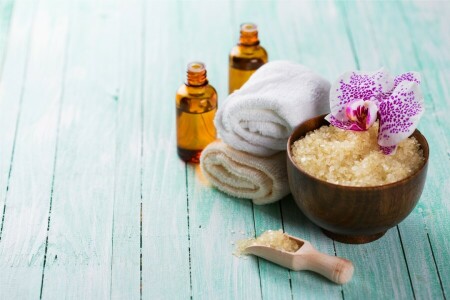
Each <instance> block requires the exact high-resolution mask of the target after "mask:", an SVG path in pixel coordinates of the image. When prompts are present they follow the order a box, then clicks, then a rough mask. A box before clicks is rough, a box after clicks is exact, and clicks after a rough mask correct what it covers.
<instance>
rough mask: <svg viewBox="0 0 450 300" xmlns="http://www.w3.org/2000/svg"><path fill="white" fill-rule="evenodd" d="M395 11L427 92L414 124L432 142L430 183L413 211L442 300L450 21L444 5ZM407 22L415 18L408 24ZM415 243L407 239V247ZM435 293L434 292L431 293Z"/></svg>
mask: <svg viewBox="0 0 450 300" xmlns="http://www.w3.org/2000/svg"><path fill="white" fill-rule="evenodd" d="M399 10H400V12H401V15H402V17H403V20H404V21H405V22H407V23H408V24H409V26H407V30H408V31H409V34H410V36H412V37H414V38H413V39H412V41H413V50H414V58H415V60H417V62H418V64H419V65H420V66H421V69H422V74H423V77H424V78H423V81H424V86H425V88H426V91H428V94H427V96H428V97H429V99H430V100H431V103H430V104H431V105H430V106H431V107H430V108H431V109H430V110H431V111H429V113H428V119H426V120H425V121H421V125H420V126H422V127H424V128H426V129H428V130H429V131H430V133H429V134H430V135H433V137H434V138H435V141H436V142H437V143H435V148H436V149H435V151H436V153H435V156H434V158H435V159H434V161H435V165H434V167H435V171H434V173H433V175H432V177H431V178H432V183H431V185H430V187H429V189H428V190H426V192H427V193H426V194H425V195H424V198H425V197H426V198H425V199H424V204H425V205H424V206H419V208H418V213H419V214H420V215H421V216H422V218H423V222H424V224H425V230H426V238H427V239H428V242H429V244H430V247H431V250H432V259H433V261H434V262H435V264H436V268H437V272H438V274H437V275H438V279H439V284H440V286H441V289H442V292H443V295H442V296H443V297H446V298H448V297H449V296H450V273H449V272H448V271H446V270H449V269H450V260H449V257H450V241H449V240H448V236H449V235H450V202H449V200H448V194H449V191H450V174H449V168H450V155H449V153H450V151H449V149H450V136H449V134H448V132H450V120H449V119H448V118H447V117H446V113H448V112H450V101H449V99H450V90H449V88H448V82H449V80H450V75H449V71H450V62H449V59H448V58H445V56H446V55H447V54H446V53H448V50H449V49H450V40H449V38H448V37H449V33H448V30H447V29H446V28H448V27H449V26H450V22H449V20H448V17H445V16H446V15H447V14H448V13H450V3H441V4H440V3H433V2H431V3H422V2H420V1H419V2H417V3H415V5H407V3H402V5H400V7H399ZM436 16H438V18H437V17H436ZM411 20H415V21H414V23H412V22H411ZM412 24H413V25H412ZM446 50H447V51H446ZM423 123H424V124H423ZM422 124H423V125H422ZM446 154H447V155H446ZM445 158H447V159H445ZM412 232H413V230H408V231H405V234H411V235H413V236H414V238H415V239H417V237H416V236H415V235H414V234H412ZM423 238H425V236H423ZM415 239H413V243H414V242H415ZM422 243H423V241H422ZM411 244H412V243H411ZM408 248H411V246H410V247H408ZM408 250H409V249H408ZM408 252H409V253H408ZM408 252H407V253H406V254H407V256H409V257H411V258H412V259H417V256H415V253H414V251H411V250H409V251H408ZM421 275H422V274H421V272H420V271H419V270H417V272H415V274H414V276H416V277H417V281H418V282H419V281H420V285H419V288H421V287H422V286H423V283H422V282H423V280H422V278H421V277H422V276H421ZM436 285H437V284H436ZM436 293H437V294H439V293H438V292H437V291H436Z"/></svg>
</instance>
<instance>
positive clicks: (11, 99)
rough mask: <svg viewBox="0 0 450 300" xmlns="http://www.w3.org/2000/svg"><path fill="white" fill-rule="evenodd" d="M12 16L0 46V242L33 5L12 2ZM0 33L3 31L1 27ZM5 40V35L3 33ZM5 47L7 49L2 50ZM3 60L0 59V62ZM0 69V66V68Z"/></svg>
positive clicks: (33, 10)
mask: <svg viewBox="0 0 450 300" xmlns="http://www.w3.org/2000/svg"><path fill="white" fill-rule="evenodd" d="M16 2H17V3H16V4H15V5H16V14H15V17H14V18H13V20H12V21H11V22H12V24H11V25H10V27H11V28H10V29H9V30H10V32H11V33H10V38H9V42H8V45H6V44H4V45H3V47H4V48H3V49H4V54H6V53H8V57H6V56H5V55H4V56H3V57H4V58H5V59H6V58H8V59H6V60H5V63H4V68H3V69H2V70H0V72H2V73H1V74H2V75H0V133H1V137H2V138H1V139H0V153H1V155H0V213H1V216H2V219H1V220H0V241H1V238H2V231H3V225H4V214H5V213H6V211H5V209H6V207H5V200H6V196H7V191H8V186H9V180H10V169H11V165H12V159H13V152H14V143H15V134H16V129H17V118H18V116H19V112H20V106H21V103H22V101H21V99H22V98H23V95H22V94H23V86H24V84H25V74H26V70H27V67H28V53H29V50H30V35H31V26H32V23H33V20H34V14H35V9H36V6H35V5H27V4H24V3H21V2H20V1H16ZM2 30H6V28H5V27H3V29H2ZM3 36H6V33H3ZM6 46H7V48H5V47H6ZM2 59H3V58H2ZM0 66H1V65H0Z"/></svg>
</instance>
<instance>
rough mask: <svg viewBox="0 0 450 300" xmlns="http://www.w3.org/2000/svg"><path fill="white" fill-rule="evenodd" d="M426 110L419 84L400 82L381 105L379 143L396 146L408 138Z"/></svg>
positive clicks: (406, 81)
mask: <svg viewBox="0 0 450 300" xmlns="http://www.w3.org/2000/svg"><path fill="white" fill-rule="evenodd" d="M424 110H425V107H424V104H423V95H422V92H421V91H420V87H419V84H418V83H417V82H415V81H408V80H403V81H402V82H400V83H398V85H397V87H396V88H395V90H394V91H393V92H392V95H391V96H390V97H389V98H388V99H386V100H385V101H383V102H382V103H380V106H379V112H380V130H379V134H378V144H379V145H380V146H381V147H384V148H386V147H394V146H396V145H398V143H400V142H401V141H402V140H404V139H406V138H408V137H409V136H410V135H411V134H412V133H413V132H414V130H415V129H416V127H417V124H418V123H419V120H420V117H421V116H422V114H423V112H424ZM382 149H383V148H382ZM394 151H395V149H394Z"/></svg>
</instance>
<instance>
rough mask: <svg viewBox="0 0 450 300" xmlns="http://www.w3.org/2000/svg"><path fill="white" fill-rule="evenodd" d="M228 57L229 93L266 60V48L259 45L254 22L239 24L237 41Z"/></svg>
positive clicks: (238, 86)
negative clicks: (239, 33) (239, 34)
mask: <svg viewBox="0 0 450 300" xmlns="http://www.w3.org/2000/svg"><path fill="white" fill-rule="evenodd" d="M229 59H230V60H229V80H228V83H229V86H228V92H229V93H230V94H231V93H232V92H234V91H235V90H237V89H239V88H240V87H241V86H242V85H243V84H244V83H245V82H246V81H247V80H248V79H249V78H250V76H251V75H252V74H253V73H254V72H255V71H256V70H257V69H258V68H259V67H261V66H262V65H263V64H265V63H266V62H267V61H268V55H267V52H266V50H265V49H264V48H263V47H261V46H260V45H259V39H258V27H257V26H256V25H255V24H252V23H244V24H242V25H241V36H240V38H239V43H238V44H237V45H236V46H234V47H233V49H232V50H231V53H230V58H229Z"/></svg>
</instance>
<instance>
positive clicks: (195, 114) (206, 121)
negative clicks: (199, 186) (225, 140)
mask: <svg viewBox="0 0 450 300" xmlns="http://www.w3.org/2000/svg"><path fill="white" fill-rule="evenodd" d="M176 108H177V149H178V156H179V157H180V158H181V159H182V160H184V161H186V162H194V163H198V162H199V159H200V154H201V152H202V150H203V149H204V148H205V147H206V146H207V145H208V144H209V143H211V142H212V141H214V140H215V139H216V128H215V127H214V116H215V115H216V111H217V93H216V90H215V89H214V87H212V86H211V85H209V84H208V79H207V78H206V68H205V65H204V64H203V63H201V62H192V63H190V64H188V67H187V81H186V83H185V84H183V85H182V86H180V88H179V89H178V91H177V95H176Z"/></svg>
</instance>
